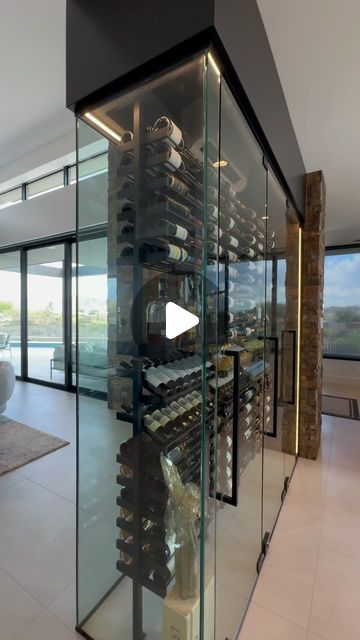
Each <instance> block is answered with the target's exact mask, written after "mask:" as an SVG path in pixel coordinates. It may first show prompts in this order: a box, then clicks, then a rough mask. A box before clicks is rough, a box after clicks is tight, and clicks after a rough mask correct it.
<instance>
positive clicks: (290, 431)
mask: <svg viewBox="0 0 360 640" xmlns="http://www.w3.org/2000/svg"><path fill="white" fill-rule="evenodd" d="M285 258H286V279H285V321H284V334H283V343H282V376H281V398H282V399H283V401H284V405H283V414H282V449H283V451H284V452H285V453H289V454H290V455H295V454H296V395H295V398H294V400H295V403H294V404H290V402H291V399H292V394H293V392H294V391H295V394H296V385H297V380H296V378H295V389H293V367H294V364H296V356H295V362H294V361H293V340H294V337H295V336H296V335H297V330H298V298H299V224H298V220H297V217H296V216H295V214H294V212H293V211H292V210H291V209H289V210H288V211H287V215H286V253H285ZM292 332H295V334H294V333H292ZM295 375H296V371H295Z"/></svg>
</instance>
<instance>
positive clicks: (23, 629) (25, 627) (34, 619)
mask: <svg viewBox="0 0 360 640" xmlns="http://www.w3.org/2000/svg"><path fill="white" fill-rule="evenodd" d="M44 611H47V609H46V607H44V610H43V611H41V612H40V613H39V614H37V615H36V616H35V617H34V618H33V619H32V620H30V621H29V622H27V623H26V625H25V626H24V627H23V628H22V629H21V631H19V632H18V633H17V634H16V635H15V636H12V638H11V640H16V638H18V637H19V635H20V634H21V633H23V632H24V631H25V630H26V629H27V628H28V627H29V626H30V625H31V624H33V623H34V622H36V620H38V618H40V616H42V615H43V613H44ZM48 613H50V611H48ZM66 628H67V627H66ZM39 640H43V639H42V638H39Z"/></svg>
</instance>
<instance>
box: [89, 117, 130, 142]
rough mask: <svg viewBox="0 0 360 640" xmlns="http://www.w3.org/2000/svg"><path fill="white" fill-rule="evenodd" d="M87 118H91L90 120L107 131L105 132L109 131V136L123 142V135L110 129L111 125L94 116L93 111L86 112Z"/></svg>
mask: <svg viewBox="0 0 360 640" xmlns="http://www.w3.org/2000/svg"><path fill="white" fill-rule="evenodd" d="M85 118H87V119H88V120H90V122H93V123H94V124H96V126H97V127H99V128H100V129H102V130H103V131H105V133H107V134H108V135H109V136H111V137H112V138H114V139H115V140H117V142H121V136H119V135H118V134H117V133H116V132H115V131H113V130H112V129H110V127H108V126H107V125H106V124H104V123H103V122H101V120H99V118H95V116H93V114H92V113H89V112H88V113H85Z"/></svg>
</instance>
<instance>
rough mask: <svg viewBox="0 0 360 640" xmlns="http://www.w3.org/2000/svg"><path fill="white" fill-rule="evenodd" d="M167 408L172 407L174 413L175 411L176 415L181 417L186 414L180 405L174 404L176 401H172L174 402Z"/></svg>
mask: <svg viewBox="0 0 360 640" xmlns="http://www.w3.org/2000/svg"><path fill="white" fill-rule="evenodd" d="M169 406H170V407H172V408H173V409H174V410H175V411H177V412H178V414H179V415H181V416H182V415H183V414H184V413H185V412H186V409H185V408H184V407H182V406H181V404H179V403H178V402H176V400H174V402H172V403H171V404H170V405H169Z"/></svg>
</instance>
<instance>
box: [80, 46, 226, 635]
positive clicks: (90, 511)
mask: <svg viewBox="0 0 360 640" xmlns="http://www.w3.org/2000/svg"><path fill="white" fill-rule="evenodd" d="M203 70H204V60H203V57H201V58H199V59H197V60H196V61H194V62H192V63H190V64H187V65H184V66H183V67H180V68H177V69H174V70H173V71H172V72H170V73H168V74H166V75H165V76H162V77H160V78H157V79H155V80H153V81H152V82H150V83H147V84H146V85H144V86H143V87H142V88H140V89H137V90H135V91H133V92H131V93H129V94H127V95H123V96H120V97H115V98H112V99H110V100H109V101H108V102H107V103H106V104H103V105H101V106H99V107H96V108H94V109H93V110H91V111H89V112H88V113H87V114H86V115H85V116H84V120H86V122H87V123H88V124H85V122H79V136H78V139H79V145H80V146H79V149H78V158H79V159H82V158H83V157H84V154H85V152H86V149H88V148H89V147H90V146H94V145H95V144H96V143H98V142H99V139H101V138H103V139H104V140H105V141H106V142H107V144H108V165H109V170H108V173H99V172H94V174H93V175H92V176H91V177H89V178H88V179H86V180H83V181H79V183H78V206H79V211H78V214H79V238H78V240H79V242H78V249H79V254H78V260H79V282H78V286H79V293H78V295H79V377H80V380H79V382H80V388H79V392H80V395H79V466H78V472H79V473H78V475H79V504H78V514H79V529H78V534H79V540H78V621H79V624H80V626H81V627H82V629H83V630H84V631H85V632H86V633H87V634H88V635H89V636H90V637H92V638H94V639H95V640H98V639H99V640H100V639H102V637H103V629H104V628H106V633H107V637H108V638H119V637H121V638H123V639H124V640H126V638H136V639H137V640H140V639H141V638H142V637H143V632H144V633H146V635H147V637H149V638H155V637H156V638H157V637H159V634H161V629H162V628H163V629H164V630H165V631H164V632H165V633H167V634H170V629H171V627H172V626H173V623H174V618H175V617H176V616H179V615H180V616H184V613H187V614H188V616H190V617H191V619H192V624H193V625H194V627H193V628H194V633H195V635H196V634H197V635H199V629H200V608H201V607H202V608H203V607H204V602H203V601H202V602H201V603H200V596H199V578H200V561H199V550H200V548H199V535H200V534H201V533H203V534H205V531H206V529H207V527H208V525H210V523H211V518H212V515H211V510H210V507H209V504H208V503H209V500H210V496H209V493H210V490H209V468H208V453H209V449H210V439H211V437H212V434H213V430H214V427H213V422H214V401H213V399H212V396H211V392H210V388H209V387H208V385H207V382H209V381H210V379H211V378H213V377H214V370H215V365H214V364H213V363H212V362H211V359H210V354H209V353H207V352H206V353H205V351H204V348H203V347H204V341H205V335H206V333H205V326H206V328H207V331H208V332H207V336H209V335H210V336H211V334H209V331H210V328H209V325H210V324H211V323H210V321H209V323H208V322H206V325H205V315H204V308H205V307H204V298H205V293H207V288H205V287H204V286H203V285H204V282H203V278H202V277H201V276H202V274H204V270H203V269H202V265H205V267H206V254H205V258H204V254H203V247H204V235H203V234H204V228H205V225H204V219H203V211H204V201H203V168H202V167H203V153H204V141H203V128H204V115H203V114H204V104H203ZM88 125H91V126H92V127H94V129H93V130H92V129H90V128H89V126H88ZM95 173H97V175H95ZM99 223H101V227H100V226H99ZM104 227H105V228H106V231H107V242H106V243H104V238H103V237H101V234H102V233H103V231H104ZM90 243H92V244H91V245H90ZM103 267H105V269H106V271H105V273H106V275H107V292H106V298H105V288H104V287H103V284H101V283H100V282H99V281H98V280H97V281H96V283H93V284H91V281H90V278H94V279H95V278H100V277H102V272H101V273H100V274H99V272H98V271H97V269H99V268H101V269H102V268H103ZM85 287H87V289H88V292H86V290H85ZM89 291H91V292H93V293H92V298H93V300H92V307H93V309H95V311H97V312H98V314H99V320H100V321H102V316H101V314H102V310H103V300H104V299H106V300H107V342H105V344H106V346H105V352H104V354H103V359H104V364H101V366H99V369H100V370H102V371H103V373H104V378H103V380H104V382H105V385H106V391H105V392H104V393H102V392H101V390H100V389H94V388H93V387H90V386H88V387H87V386H85V385H83V384H82V382H81V374H82V367H83V363H84V360H83V351H82V349H81V345H82V343H86V344H88V343H89V342H90V340H93V336H89V333H88V332H89V331H90V329H91V322H90V319H89V318H88V315H89V314H85V315H86V317H85V318H82V317H81V314H82V312H81V308H82V307H83V310H85V305H84V299H85V298H86V297H89V295H90V293H89ZM95 292H96V293H95ZM213 297H215V298H216V296H213ZM88 308H89V307H88ZM180 308H182V309H183V310H184V311H187V312H188V315H186V314H185V316H184V315H183V314H181V309H180ZM174 309H175V311H174ZM179 314H180V316H181V320H180V321H179ZM190 314H192V315H190ZM104 318H105V315H104ZM185 320H186V321H187V322H189V324H188V325H186V326H185V325H184V324H182V323H183V322H185ZM179 322H180V324H179ZM91 346H92V347H93V345H91ZM93 349H94V348H93ZM93 352H94V351H93ZM101 362H102V361H101ZM205 452H207V455H206V453H205ZM201 490H202V491H201ZM201 497H202V498H203V502H202V503H201ZM212 501H213V497H212ZM201 504H202V506H203V508H204V509H205V508H206V509H207V508H208V507H209V510H208V511H207V518H206V522H205V523H204V520H201V518H199V514H200V513H201ZM205 505H206V507H205ZM212 535H214V534H212ZM202 550H204V547H202ZM203 566H204V565H203ZM212 578H213V576H212V575H210V576H209V577H208V576H207V574H206V572H204V574H203V582H204V586H206V588H207V593H208V594H209V596H208V597H209V598H210V599H211V589H213V584H214V582H213V579H212ZM212 599H213V596H212ZM199 605H201V606H199ZM94 609H95V610H94ZM92 612H93V613H92ZM89 614H90V615H89ZM166 630H167V631H166ZM196 630H197V631H196Z"/></svg>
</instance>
